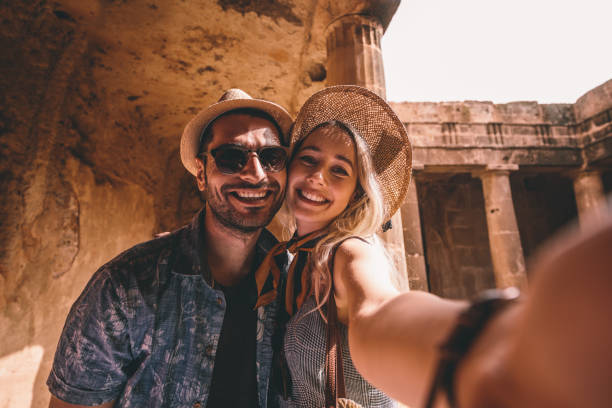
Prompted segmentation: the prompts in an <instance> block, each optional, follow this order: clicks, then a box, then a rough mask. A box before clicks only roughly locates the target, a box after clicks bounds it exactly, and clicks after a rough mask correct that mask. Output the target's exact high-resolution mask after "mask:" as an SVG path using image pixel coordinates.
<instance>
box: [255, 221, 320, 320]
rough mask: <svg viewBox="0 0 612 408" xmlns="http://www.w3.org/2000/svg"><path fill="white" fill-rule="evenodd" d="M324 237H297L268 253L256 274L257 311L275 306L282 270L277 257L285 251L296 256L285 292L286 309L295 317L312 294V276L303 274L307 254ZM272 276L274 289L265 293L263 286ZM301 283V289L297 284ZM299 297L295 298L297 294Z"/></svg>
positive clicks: (313, 235)
mask: <svg viewBox="0 0 612 408" xmlns="http://www.w3.org/2000/svg"><path fill="white" fill-rule="evenodd" d="M324 234H325V232H324V231H314V232H311V233H310V234H307V235H305V236H303V237H301V238H298V237H294V238H292V239H291V240H289V241H287V242H279V243H278V244H276V245H275V246H274V248H272V249H271V250H270V252H268V255H266V257H265V259H264V260H263V262H262V263H261V265H260V266H259V268H258V269H257V271H256V272H255V281H256V282H257V296H258V297H257V303H256V304H255V309H257V308H258V307H260V306H265V305H267V304H269V303H272V301H274V299H276V295H277V290H278V284H279V281H280V274H281V273H280V270H279V269H278V265H277V264H276V262H275V260H274V257H275V256H277V255H280V254H282V253H283V252H284V251H289V252H291V253H292V254H294V255H295V256H294V257H293V260H292V261H291V265H289V271H288V272H287V285H286V289H285V309H286V311H287V313H288V314H289V316H292V315H293V313H295V311H296V310H297V309H299V308H300V307H301V306H302V304H303V303H304V300H306V297H307V296H308V294H309V293H310V290H311V286H310V274H308V273H304V267H305V266H306V262H307V260H308V254H309V253H310V252H312V250H313V248H314V247H315V245H316V244H317V242H319V240H320V239H321V238H322V237H323V235H324ZM270 276H272V289H271V290H269V291H267V292H266V293H262V292H263V289H264V285H265V284H266V282H267V281H268V278H269V277H270ZM298 280H299V283H300V284H299V286H298V285H297V282H298ZM296 291H297V292H298V293H297V296H296V295H295V292H296Z"/></svg>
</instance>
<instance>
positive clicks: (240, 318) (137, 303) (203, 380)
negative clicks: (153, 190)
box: [47, 89, 292, 407]
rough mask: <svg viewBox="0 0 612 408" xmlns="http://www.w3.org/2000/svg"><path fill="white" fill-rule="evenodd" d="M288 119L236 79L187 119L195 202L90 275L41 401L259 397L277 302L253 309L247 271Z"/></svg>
mask: <svg viewBox="0 0 612 408" xmlns="http://www.w3.org/2000/svg"><path fill="white" fill-rule="evenodd" d="M291 122H292V120H291V117H290V115H289V114H288V113H287V111H286V110H285V109H283V108H282V107H280V106H278V105H276V104H274V103H271V102H268V101H264V100H259V99H253V98H251V97H250V96H249V95H247V94H246V93H245V92H243V91H241V90H238V89H232V90H229V91H227V92H226V93H225V94H224V95H223V96H222V97H221V99H220V100H219V102H217V103H216V104H213V105H211V106H210V107H208V108H207V109H204V110H203V111H201V112H200V113H199V114H198V115H197V116H196V117H195V118H193V119H192V120H191V121H190V122H189V124H188V125H187V126H186V128H185V131H184V132H183V136H182V138H181V160H182V162H183V165H184V166H185V168H186V169H187V170H188V171H189V172H190V173H192V174H193V175H194V176H195V178H196V182H197V186H198V188H199V190H201V191H202V192H203V194H204V196H205V199H206V204H205V207H204V208H203V209H202V211H201V212H200V213H199V214H198V215H197V216H196V217H195V218H194V219H193V221H192V222H191V224H190V225H187V226H185V227H183V228H181V229H179V230H177V231H175V232H173V233H171V234H167V235H165V236H163V237H160V238H158V239H155V240H153V241H150V242H147V243H144V244H141V245H137V246H135V247H133V248H131V249H129V250H128V251H126V252H124V253H123V254H121V255H119V256H118V257H117V258H115V259H114V260H112V261H110V262H109V263H107V264H106V265H104V266H103V267H102V268H100V269H99V270H98V271H97V272H96V274H95V275H94V276H93V277H92V279H91V281H90V282H89V283H88V285H87V287H86V288H85V290H84V291H83V293H82V294H81V296H80V297H79V299H77V301H76V302H75V304H74V305H73V307H72V309H71V311H70V314H69V316H68V318H67V320H66V325H65V327H64V331H63V333H62V336H61V339H60V342H59V345H58V348H57V352H56V356H55V361H54V364H53V368H52V371H51V373H50V375H49V378H48V380H47V384H48V386H49V389H50V391H51V393H52V394H53V396H52V397H51V404H50V406H51V407H74V406H92V405H98V406H102V407H110V406H121V407H141V406H142V407H162V406H163V407H204V406H207V407H257V406H260V407H265V406H266V396H267V395H266V394H267V385H268V380H269V374H270V366H271V360H272V346H271V337H272V333H273V332H274V329H275V315H276V308H277V302H276V301H273V302H272V303H270V304H267V305H265V306H260V307H258V308H257V309H255V308H254V306H255V304H256V302H257V288H256V283H255V279H254V271H255V270H256V268H257V266H258V265H259V264H260V263H261V261H262V260H263V258H264V257H265V254H266V252H267V251H269V250H270V248H271V247H272V246H273V245H274V244H275V240H274V237H273V236H272V235H271V234H270V233H269V232H268V231H266V230H264V229H263V227H264V226H265V225H267V224H268V223H269V222H270V220H271V219H272V217H273V216H274V214H275V213H276V211H277V210H278V209H279V207H280V205H281V203H282V200H283V198H284V193H285V184H286V176H287V174H286V164H287V154H286V149H285V148H284V147H283V146H282V144H283V140H284V136H286V135H287V134H288V132H289V128H290V126H291ZM277 261H278V262H279V263H280V264H281V265H282V266H284V265H286V256H285V255H284V254H282V255H280V256H279V257H277ZM271 284H272V283H271V282H267V285H271Z"/></svg>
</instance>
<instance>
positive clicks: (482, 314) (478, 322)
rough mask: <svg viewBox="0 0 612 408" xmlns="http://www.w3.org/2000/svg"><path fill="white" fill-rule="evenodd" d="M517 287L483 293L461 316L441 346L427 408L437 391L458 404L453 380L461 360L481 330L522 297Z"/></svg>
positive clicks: (431, 403) (454, 404)
mask: <svg viewBox="0 0 612 408" xmlns="http://www.w3.org/2000/svg"><path fill="white" fill-rule="evenodd" d="M519 294H520V292H519V290H518V289H517V288H507V289H503V290H499V289H490V290H486V291H484V292H482V293H481V294H480V295H478V297H477V298H476V299H474V301H473V302H472V304H471V305H470V306H469V307H468V308H467V309H466V310H464V311H463V312H461V314H460V315H459V318H458V321H457V325H456V326H455V328H454V329H453V331H452V332H451V334H450V335H449V336H448V338H447V339H446V341H445V342H444V343H442V344H441V345H440V361H439V362H438V367H437V369H436V374H435V376H434V379H433V382H432V384H431V387H430V389H429V393H428V397H427V400H426V401H427V402H426V404H425V408H432V407H433V404H434V402H435V401H436V396H437V395H438V392H443V393H445V394H446V398H447V400H448V404H449V406H450V407H451V408H455V407H456V401H455V392H454V388H453V380H454V377H455V371H456V370H457V367H458V365H459V363H460V362H461V360H462V359H463V358H464V357H465V356H466V355H467V353H468V351H469V350H470V348H471V347H472V345H473V344H474V342H475V341H476V339H477V338H478V335H479V334H480V333H482V331H483V330H484V328H485V327H486V325H487V323H488V322H489V321H490V320H491V318H493V317H494V316H495V315H496V314H497V313H499V312H500V311H501V310H503V309H504V308H505V307H507V306H508V305H510V304H512V303H514V302H515V301H516V300H517V299H518V297H519Z"/></svg>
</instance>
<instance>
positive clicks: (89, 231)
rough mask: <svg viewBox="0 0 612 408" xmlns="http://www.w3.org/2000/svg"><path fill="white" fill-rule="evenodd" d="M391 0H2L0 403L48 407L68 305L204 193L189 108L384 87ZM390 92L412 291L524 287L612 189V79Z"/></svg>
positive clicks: (402, 250) (395, 233) (461, 292)
mask: <svg viewBox="0 0 612 408" xmlns="http://www.w3.org/2000/svg"><path fill="white" fill-rule="evenodd" d="M398 5H399V0H385V1H371V0H363V1H362V0H341V1H332V0H291V1H290V0H264V1H249V0H200V1H194V0H186V1H185V0H184V1H167V0H134V1H127V0H91V1H81V0H56V1H45V0H29V1H19V2H17V1H14V2H2V3H0V15H1V16H2V21H3V24H2V28H1V34H0V46H1V49H2V64H1V65H0V72H1V74H0V85H1V87H2V92H1V93H0V97H1V98H2V103H1V106H2V108H1V110H0V157H1V158H2V159H1V160H0V191H1V194H0V230H1V234H0V406H3V407H5V406H6V407H25V406H31V407H44V406H47V404H48V400H49V395H48V392H47V389H46V386H45V381H46V378H47V375H48V373H49V370H50V367H51V362H52V359H53V353H54V351H55V347H56V344H57V340H58V338H59V334H60V332H61V330H62V325H63V323H64V319H65V317H66V314H67V312H68V310H69V308H70V306H71V304H72V303H73V302H74V300H75V298H76V296H78V294H79V293H80V292H81V290H82V288H83V287H84V285H85V284H86V282H87V281H88V279H89V277H90V276H91V275H92V273H93V272H94V271H95V269H96V268H97V267H98V266H100V265H102V264H103V263H104V262H105V261H107V260H109V259H111V258H112V257H114V256H115V255H117V254H118V253H119V252H121V251H122V250H123V249H126V248H128V247H130V246H131V245H134V244H136V243H138V242H142V241H144V240H148V239H150V238H151V237H152V236H153V234H155V233H157V232H161V231H167V230H172V229H174V228H176V227H178V226H180V225H182V224H184V223H185V222H186V221H187V220H189V219H190V218H191V216H192V215H193V214H194V212H195V211H196V210H197V209H199V208H200V206H201V205H202V202H201V200H200V197H199V196H198V194H197V189H196V188H195V186H194V183H193V180H192V177H191V176H190V175H189V174H188V173H187V172H186V171H185V170H184V168H183V167H182V165H181V163H180V161H179V157H178V141H179V138H180V135H181V132H182V130H183V126H184V125H185V124H186V123H187V121H188V120H189V119H190V118H191V117H192V116H193V115H194V114H195V113H196V112H197V111H199V110H200V109H201V108H202V107H204V106H207V105H209V104H210V103H212V102H214V101H215V100H216V99H217V98H218V97H219V95H221V93H222V91H223V90H225V89H227V88H230V87H239V88H242V89H244V90H246V91H247V92H249V93H250V94H252V95H254V96H258V97H262V98H265V99H269V100H272V101H275V102H277V103H280V104H281V105H284V106H286V107H287V108H288V109H289V111H290V112H291V113H293V114H295V113H296V112H297V110H298V109H299V107H300V105H301V103H302V102H303V101H304V100H305V99H306V98H307V97H308V96H309V95H311V94H312V93H314V92H315V91H317V90H319V89H321V88H322V87H323V86H325V85H326V84H327V85H333V84H341V83H353V84H358V85H362V86H366V87H368V88H370V89H372V90H374V91H375V92H377V93H379V94H380V95H383V96H384V94H385V82H384V76H383V70H382V66H383V65H382V64H383V61H382V54H381V51H380V39H381V37H382V35H383V33H384V30H385V28H386V27H387V26H388V24H389V21H390V20H391V18H392V16H393V14H394V12H395V10H396V9H397V6H398ZM568 102H571V101H568ZM393 106H394V108H395V109H396V111H397V112H398V114H399V116H400V118H401V119H402V121H403V122H404V123H405V125H406V128H407V130H408V133H409V136H410V138H411V140H412V143H413V147H414V153H413V159H414V169H413V177H414V180H415V182H414V183H412V187H411V188H412V189H411V191H410V194H409V197H408V199H407V200H406V202H405V204H404V206H403V207H402V209H401V211H400V212H398V214H396V215H395V217H394V220H393V223H394V228H393V229H392V230H391V231H389V232H387V233H385V240H386V241H387V242H388V244H389V247H390V248H394V249H396V250H397V251H398V253H399V254H405V256H400V257H399V258H398V261H399V267H400V268H401V270H406V271H407V277H408V279H409V282H410V286H411V287H413V288H416V289H423V290H431V291H432V292H434V293H437V294H440V295H443V296H448V297H454V298H462V297H467V296H470V295H472V294H474V293H475V292H476V291H478V290H480V289H483V288H487V287H494V286H506V285H515V284H524V283H525V281H527V279H528V276H527V268H526V266H525V265H526V261H525V260H526V259H528V257H529V255H531V254H532V253H533V251H534V250H535V248H536V247H537V246H538V245H540V244H541V243H542V242H543V241H544V240H545V239H546V238H547V237H549V236H550V235H551V234H553V233H554V232H555V231H556V230H557V229H558V228H561V227H562V226H563V225H565V224H567V223H568V222H571V220H572V219H574V218H576V216H578V218H583V217H596V216H597V214H598V213H599V212H600V211H603V208H604V202H605V200H604V197H605V194H606V193H609V192H611V191H612V155H611V153H612V138H611V137H612V80H611V81H608V82H606V83H605V84H602V85H601V86H599V87H597V88H595V89H593V90H591V91H589V92H587V93H586V94H585V95H584V96H583V97H581V98H580V99H578V100H577V101H575V103H573V104H572V103H568V104H555V105H540V104H538V103H536V102H516V103H508V104H503V105H495V104H492V103H490V102H472V101H469V102H439V103H433V102H432V103H410V102H404V103H396V104H394V105H393Z"/></svg>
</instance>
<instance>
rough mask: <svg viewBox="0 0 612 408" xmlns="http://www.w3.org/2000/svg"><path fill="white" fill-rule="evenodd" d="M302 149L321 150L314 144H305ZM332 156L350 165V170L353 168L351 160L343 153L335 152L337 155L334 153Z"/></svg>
mask: <svg viewBox="0 0 612 408" xmlns="http://www.w3.org/2000/svg"><path fill="white" fill-rule="evenodd" d="M304 150H312V151H315V152H321V149H319V148H318V147H316V146H306V147H303V148H302V149H301V151H304ZM334 157H335V158H336V159H338V160H340V161H343V162H346V163H347V164H348V165H349V166H351V170H353V169H354V167H353V162H352V161H351V160H350V159H349V158H348V157H346V156H343V155H341V154H337V155H335V156H334Z"/></svg>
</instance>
